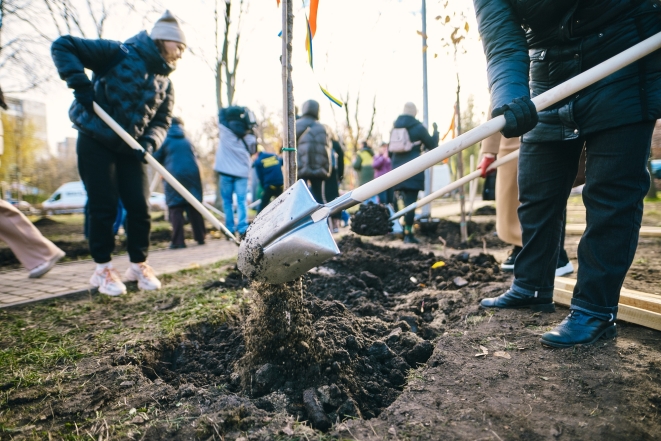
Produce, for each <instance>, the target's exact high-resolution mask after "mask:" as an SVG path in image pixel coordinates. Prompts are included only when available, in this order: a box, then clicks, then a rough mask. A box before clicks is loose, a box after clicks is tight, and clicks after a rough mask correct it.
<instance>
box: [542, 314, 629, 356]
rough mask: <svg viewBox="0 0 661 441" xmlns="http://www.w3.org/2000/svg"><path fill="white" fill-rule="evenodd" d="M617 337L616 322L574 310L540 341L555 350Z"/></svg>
mask: <svg viewBox="0 0 661 441" xmlns="http://www.w3.org/2000/svg"><path fill="white" fill-rule="evenodd" d="M615 336H617V327H616V325H615V322H609V321H606V320H601V319H598V318H596V317H592V316H591V315H587V314H584V313H582V312H581V311H576V310H572V311H570V313H569V315H568V316H567V317H565V319H564V320H563V321H562V322H561V323H560V324H559V325H558V326H556V327H555V329H553V330H552V331H549V332H546V333H544V334H543V335H542V338H541V339H540V340H539V341H540V342H541V343H542V344H543V345H546V346H552V347H554V348H571V347H572V346H575V345H589V344H592V343H594V342H596V341H597V340H599V339H600V338H602V337H603V338H614V337H615Z"/></svg>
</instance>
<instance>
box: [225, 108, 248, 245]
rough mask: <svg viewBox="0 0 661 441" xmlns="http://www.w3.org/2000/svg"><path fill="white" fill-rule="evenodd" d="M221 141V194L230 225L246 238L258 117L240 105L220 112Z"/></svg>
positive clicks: (228, 225)
mask: <svg viewBox="0 0 661 441" xmlns="http://www.w3.org/2000/svg"><path fill="white" fill-rule="evenodd" d="M218 122H219V124H218V130H219V137H220V139H219V141H218V150H216V163H215V165H214V170H215V171H217V172H218V174H219V176H220V177H219V182H218V184H219V185H220V194H221V197H222V198H223V211H224V212H225V221H226V226H227V228H228V229H229V230H230V231H231V232H232V234H236V235H237V236H238V237H239V239H241V238H243V236H244V235H245V234H246V230H247V229H248V203H247V201H246V195H247V194H248V176H250V170H251V168H252V155H254V154H255V152H256V151H257V138H256V137H255V135H254V134H253V133H252V129H253V127H254V126H255V117H254V116H253V114H252V112H251V111H250V110H249V109H248V108H246V107H241V106H230V107H225V108H223V109H220V112H218ZM235 195H236V205H237V207H236V214H237V224H235V223H234V210H233V208H232V207H233V200H234V196H235Z"/></svg>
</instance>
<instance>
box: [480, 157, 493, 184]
mask: <svg viewBox="0 0 661 441" xmlns="http://www.w3.org/2000/svg"><path fill="white" fill-rule="evenodd" d="M495 160H496V157H495V156H487V155H484V156H483V157H482V161H480V165H478V166H477V168H479V169H480V170H481V171H482V174H481V175H480V176H482V177H483V178H486V177H487V175H490V174H491V173H493V172H494V171H495V170H489V171H487V169H488V168H489V166H490V165H491V164H493V163H494V161H495Z"/></svg>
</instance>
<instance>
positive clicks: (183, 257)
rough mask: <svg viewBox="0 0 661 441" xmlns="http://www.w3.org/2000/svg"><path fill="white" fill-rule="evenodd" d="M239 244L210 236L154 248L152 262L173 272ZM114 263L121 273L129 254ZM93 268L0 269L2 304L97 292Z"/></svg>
mask: <svg viewBox="0 0 661 441" xmlns="http://www.w3.org/2000/svg"><path fill="white" fill-rule="evenodd" d="M238 250H239V248H238V247H237V246H236V245H235V244H234V243H233V242H229V241H226V240H209V241H207V243H206V244H205V245H197V244H194V245H190V244H189V245H188V248H184V249H179V250H170V249H162V250H152V251H150V253H149V264H150V265H151V266H152V267H153V268H154V271H155V272H156V274H157V275H160V274H167V273H173V272H176V271H179V270H182V269H185V268H189V267H191V266H194V265H200V266H203V265H209V264H212V263H214V262H217V261H219V260H224V259H230V258H233V257H236V256H237V253H238ZM113 265H114V267H115V268H116V269H117V270H118V271H119V273H120V274H122V275H123V274H124V271H126V269H127V268H128V266H129V259H128V255H122V256H114V257H113ZM93 270H94V262H93V261H92V260H81V261H76V262H67V263H62V264H58V265H56V266H55V268H53V269H52V270H50V271H49V272H48V273H47V274H46V275H44V276H43V277H41V278H39V279H29V278H28V272H27V271H26V270H25V269H20V270H13V271H3V272H0V308H6V307H9V306H15V305H20V304H23V303H29V302H36V301H40V300H45V299H50V298H54V297H61V296H65V295H70V294H78V293H83V292H88V291H90V292H94V291H96V288H92V287H91V286H90V285H89V278H90V276H91V275H92V271H93Z"/></svg>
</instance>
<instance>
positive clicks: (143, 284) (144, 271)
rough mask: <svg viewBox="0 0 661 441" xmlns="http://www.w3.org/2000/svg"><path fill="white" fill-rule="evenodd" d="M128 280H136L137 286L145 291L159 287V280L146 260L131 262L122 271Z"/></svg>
mask: <svg viewBox="0 0 661 441" xmlns="http://www.w3.org/2000/svg"><path fill="white" fill-rule="evenodd" d="M124 276H125V277H126V280H128V281H129V282H138V288H140V289H144V290H146V291H153V290H155V289H161V281H160V280H158V279H157V278H156V275H155V274H154V270H153V269H152V267H151V266H149V265H147V263H146V262H142V263H131V266H130V267H129V268H128V269H127V270H126V273H124Z"/></svg>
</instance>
